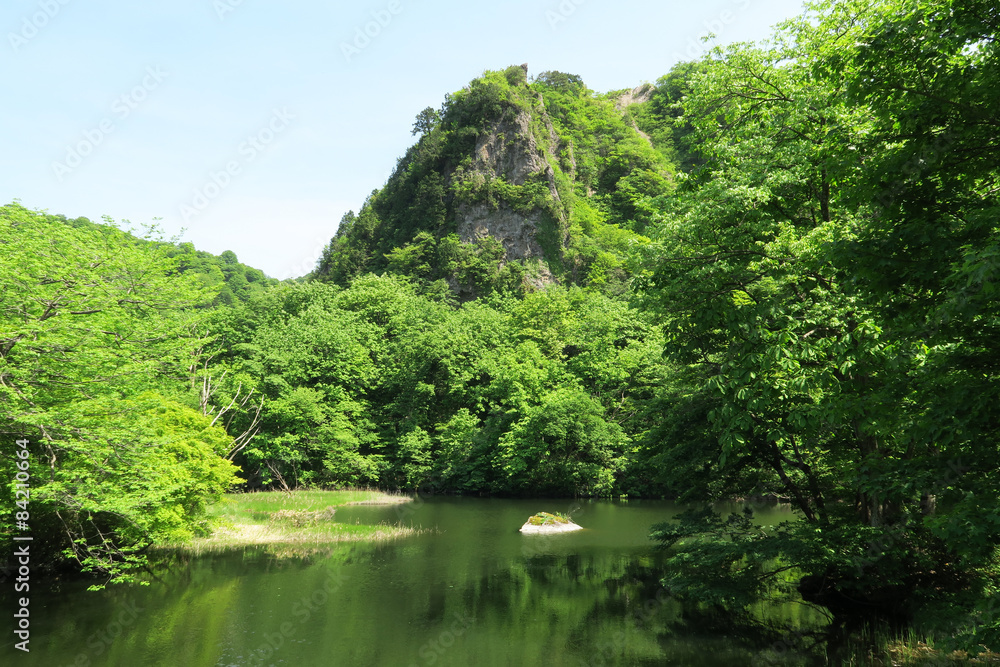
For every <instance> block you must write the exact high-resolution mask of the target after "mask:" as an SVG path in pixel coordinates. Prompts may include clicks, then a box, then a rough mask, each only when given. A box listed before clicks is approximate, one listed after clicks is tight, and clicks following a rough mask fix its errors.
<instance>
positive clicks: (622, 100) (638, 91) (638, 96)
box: [615, 83, 654, 146]
mask: <svg viewBox="0 0 1000 667" xmlns="http://www.w3.org/2000/svg"><path fill="white" fill-rule="evenodd" d="M653 90H654V88H653V86H652V84H648V83H644V84H642V85H640V86H636V87H635V88H633V89H632V90H630V91H628V92H627V93H625V94H624V95H622V96H621V97H619V98H618V99H617V100H615V109H617V110H618V111H621V112H622V113H624V112H625V110H626V109H628V108H629V107H630V106H632V105H633V104H642V103H643V102H648V101H649V100H650V99H652V97H653ZM631 125H632V129H634V130H635V131H636V132H638V133H639V136H640V137H642V138H643V139H645V140H646V141H647V142H649V145H650V146H652V145H653V140H652V139H650V138H649V135H648V134H646V133H645V132H643V131H642V130H640V129H639V126H638V125H636V124H635V120H632V122H631Z"/></svg>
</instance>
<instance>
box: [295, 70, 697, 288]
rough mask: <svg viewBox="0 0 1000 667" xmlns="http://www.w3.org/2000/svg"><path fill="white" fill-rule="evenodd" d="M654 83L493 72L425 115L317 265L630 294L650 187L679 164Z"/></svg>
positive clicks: (474, 284) (326, 276)
mask: <svg viewBox="0 0 1000 667" xmlns="http://www.w3.org/2000/svg"><path fill="white" fill-rule="evenodd" d="M658 90H659V89H658V88H657V87H654V86H652V85H650V84H645V85H643V86H639V87H638V88H635V89H629V90H622V91H617V92H613V93H607V94H599V93H596V92H594V91H592V90H590V89H589V88H587V86H586V85H584V83H583V81H582V80H581V79H580V77H579V76H576V75H572V74H565V73H562V72H544V73H542V74H540V75H538V76H537V77H536V78H534V80H532V81H529V80H528V77H527V65H521V66H511V67H508V68H507V69H505V70H502V71H487V72H485V73H484V74H483V75H482V76H481V77H479V78H477V79H475V80H473V81H472V82H471V83H470V84H469V85H468V86H466V87H465V88H463V89H462V90H460V91H458V92H456V93H453V94H449V95H446V96H445V100H444V103H443V104H442V105H441V107H440V109H439V110H435V109H433V108H430V107H428V108H427V109H424V110H423V111H422V112H421V113H420V114H419V115H418V116H417V120H416V122H415V123H414V129H413V132H414V134H417V135H419V139H418V141H417V143H416V144H414V145H413V146H412V147H410V149H409V150H408V151H407V152H406V154H405V155H404V156H403V157H402V158H400V159H399V161H398V163H397V165H396V168H395V170H394V171H393V173H392V175H391V176H390V178H389V179H388V181H387V182H386V184H385V185H384V186H383V187H382V188H381V189H377V190H375V191H373V192H372V194H371V195H370V196H369V197H368V199H367V201H365V203H364V205H363V206H362V207H361V209H360V211H359V212H358V213H357V214H355V213H354V212H353V211H351V212H349V213H347V214H346V215H345V216H344V217H343V219H342V220H341V223H340V226H339V228H338V229H337V232H336V235H335V236H334V237H333V239H332V240H331V242H330V244H329V246H328V247H327V248H326V250H325V252H324V254H323V257H322V258H321V260H320V262H319V265H318V267H317V270H316V272H315V273H314V276H313V277H315V278H317V279H319V280H323V281H331V282H335V283H338V284H342V285H347V284H349V283H350V281H351V280H352V278H354V277H356V276H358V275H361V274H364V273H370V272H374V273H383V272H387V273H394V274H402V275H407V276H410V277H411V278H414V279H416V280H418V281H419V282H421V283H423V284H425V285H426V286H427V288H428V289H430V290H431V291H444V290H450V291H451V292H453V293H454V294H455V295H457V296H458V297H459V298H460V299H461V300H468V299H472V298H476V297H479V296H484V295H488V294H491V293H494V292H513V293H525V292H528V291H532V290H536V289H539V288H542V287H544V286H546V285H549V284H553V283H562V284H578V285H584V286H587V285H590V286H595V287H598V288H600V289H602V290H605V291H607V292H609V293H620V292H621V291H622V290H623V289H624V283H625V281H626V280H627V279H628V276H629V271H628V267H627V261H626V260H627V256H628V251H629V249H630V247H631V246H634V245H635V244H641V243H646V242H648V239H646V238H645V237H644V236H643V235H642V234H643V231H644V229H645V227H646V225H647V223H648V222H649V219H650V217H649V211H648V208H647V207H648V199H647V198H648V197H656V196H661V195H666V194H668V193H670V192H671V191H672V190H673V187H674V181H675V174H676V171H677V168H676V164H675V163H676V154H677V151H676V149H675V147H674V146H673V145H672V137H671V134H670V128H669V125H668V119H667V118H666V117H665V116H663V114H662V113H660V114H659V115H658V114H657V112H656V110H655V109H652V108H651V103H652V102H654V97H656V92H657V91H658ZM661 97H662V96H661ZM658 99H659V98H658ZM660 101H661V102H662V99H660ZM640 109H642V111H639V110H640ZM633 111H635V112H636V114H635V115H633ZM639 121H641V123H640V122H639ZM640 124H641V125H642V127H640Z"/></svg>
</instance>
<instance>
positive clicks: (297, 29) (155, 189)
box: [0, 0, 801, 279]
mask: <svg viewBox="0 0 1000 667" xmlns="http://www.w3.org/2000/svg"><path fill="white" fill-rule="evenodd" d="M800 12H801V2H800V0H701V1H697V2H692V1H690V0H688V1H684V2H677V1H674V0H669V1H666V2H659V3H654V2H629V1H628V0H619V1H618V2H614V3H612V2H610V1H608V0H514V1H513V2H505V3H463V2H458V1H457V0H454V1H453V0H442V1H440V2H432V1H431V0H421V1H419V2H417V1H415V0H364V1H362V2H353V3H344V2H319V1H314V0H283V1H281V2H279V1H278V0H170V2H134V1H129V2H125V1H124V0H103V1H102V0H88V1H84V0H5V1H4V3H3V5H2V7H0V36H2V41H0V81H2V82H3V84H4V91H5V92H4V94H3V102H0V204H3V203H9V202H11V201H14V200H19V201H20V202H21V204H22V205H24V206H26V207H27V208H30V209H34V210H44V211H47V212H49V213H53V214H63V215H65V216H67V217H71V218H75V217H80V216H84V217H87V218H90V219H91V220H94V221H99V220H101V219H102V217H104V216H108V217H110V218H112V219H114V220H116V221H119V222H121V221H128V222H130V223H132V224H133V225H135V226H139V225H143V224H149V223H153V222H155V223H157V224H159V225H160V227H161V228H162V229H163V230H164V232H165V233H166V235H167V236H171V237H172V236H178V235H179V236H180V240H182V241H190V242H192V243H194V245H195V246H196V247H197V248H198V249H200V250H207V251H209V252H212V253H215V254H219V253H221V252H223V251H224V250H232V251H233V252H235V253H236V255H237V256H238V257H239V258H240V261H242V262H244V263H246V264H249V265H250V266H254V267H256V268H259V269H262V270H263V271H264V272H265V273H267V274H268V275H270V276H272V277H274V278H279V279H285V278H293V277H298V276H301V275H304V274H306V273H308V272H309V271H311V270H312V269H313V268H314V267H315V264H316V260H317V259H318V257H319V256H320V253H321V252H322V249H323V247H324V246H325V245H326V244H327V243H328V242H329V240H330V237H331V236H333V234H334V233H335V232H336V229H337V223H338V221H339V220H340V219H341V217H342V216H343V215H344V214H345V213H346V212H347V211H349V210H354V211H357V210H358V209H359V208H360V207H361V205H362V204H363V203H364V200H365V198H366V197H367V196H368V195H369V194H370V193H371V192H372V190H375V189H377V188H380V187H382V185H384V183H385V181H386V179H387V178H388V177H389V175H390V174H391V173H392V170H393V168H394V166H395V164H396V160H397V159H398V158H399V157H400V156H402V155H403V154H404V152H405V151H406V149H407V148H408V147H409V146H410V145H411V144H412V143H413V141H414V137H413V136H412V135H411V129H412V126H413V121H414V118H415V117H416V115H417V114H418V113H419V112H420V111H421V110H422V109H424V108H426V107H428V106H430V107H434V108H438V107H440V105H441V102H442V101H443V100H444V96H445V94H446V93H449V92H454V91H457V90H460V89H461V88H462V87H463V86H465V85H466V84H468V82H469V81H470V80H472V79H474V78H475V77H477V76H479V75H480V74H482V72H483V71H484V70H498V69H503V68H505V67H507V66H509V65H519V64H521V63H525V62H526V63H528V67H529V71H528V74H529V77H532V76H536V75H538V74H539V73H541V72H544V71H548V70H558V71H562V72H567V73H571V74H578V75H580V76H581V77H582V78H583V80H584V82H585V83H586V84H587V85H588V86H589V87H590V88H591V89H593V90H596V91H599V92H606V91H611V90H620V89H624V88H632V87H635V86H637V85H639V84H641V83H644V82H655V81H656V80H657V79H658V78H659V77H661V76H663V75H664V74H666V73H667V72H668V71H669V70H670V68H671V67H672V66H673V65H674V64H676V63H677V62H681V61H684V60H693V59H697V58H699V57H701V56H702V55H703V54H704V53H705V52H706V51H707V50H708V48H710V46H711V45H713V44H726V43H730V42H734V41H758V40H762V39H765V38H767V36H768V35H769V34H770V33H771V26H773V25H774V24H776V23H778V22H780V21H782V20H785V19H787V18H791V17H793V16H795V15H797V14H799V13H800ZM709 32H711V33H713V34H714V35H715V37H714V38H713V40H714V41H710V42H705V41H703V40H702V39H701V38H702V37H703V36H705V35H706V34H707V33H709ZM126 226H127V225H126Z"/></svg>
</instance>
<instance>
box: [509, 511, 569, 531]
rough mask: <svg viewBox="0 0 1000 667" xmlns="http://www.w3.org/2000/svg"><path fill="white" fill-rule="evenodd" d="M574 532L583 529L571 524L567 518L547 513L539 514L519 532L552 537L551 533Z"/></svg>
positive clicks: (531, 518)
mask: <svg viewBox="0 0 1000 667" xmlns="http://www.w3.org/2000/svg"><path fill="white" fill-rule="evenodd" d="M574 530H583V528H582V527H581V526H578V525H576V524H575V523H573V522H572V521H571V520H570V518H569V517H568V516H565V515H563V514H550V513H548V512H539V513H538V514H536V515H534V516H533V517H530V518H529V519H528V520H527V521H525V522H524V525H523V526H521V532H522V533H524V534H525V535H552V534H553V533H570V532H572V531H574Z"/></svg>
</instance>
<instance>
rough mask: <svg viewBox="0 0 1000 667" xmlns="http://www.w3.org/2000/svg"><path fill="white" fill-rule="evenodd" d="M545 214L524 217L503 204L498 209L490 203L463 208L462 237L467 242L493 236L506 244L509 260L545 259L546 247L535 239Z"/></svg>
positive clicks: (460, 234)
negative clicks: (544, 250)
mask: <svg viewBox="0 0 1000 667" xmlns="http://www.w3.org/2000/svg"><path fill="white" fill-rule="evenodd" d="M541 216H542V212H541V211H532V212H531V213H529V214H528V215H522V214H520V213H518V212H516V211H512V210H511V209H509V208H507V206H505V205H503V204H501V205H500V208H499V209H496V210H494V209H493V208H491V207H490V206H489V205H487V204H473V205H472V206H462V207H461V208H460V209H459V211H458V236H459V237H460V238H461V239H462V240H463V241H465V242H467V243H468V242H471V241H477V240H479V239H481V238H483V237H485V236H492V237H493V238H495V239H496V240H498V241H500V243H501V244H502V245H503V248H504V251H505V254H506V257H507V259H527V258H529V257H541V256H542V248H541V246H540V245H538V239H536V238H535V231H536V230H537V229H538V225H539V223H540V222H541Z"/></svg>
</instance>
